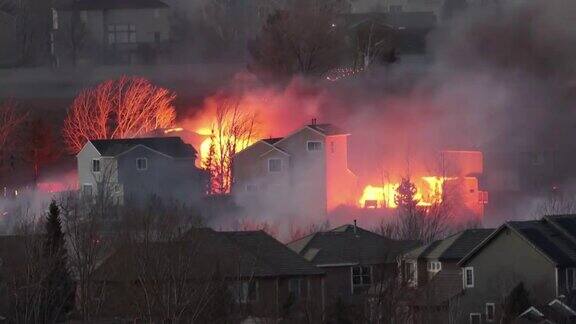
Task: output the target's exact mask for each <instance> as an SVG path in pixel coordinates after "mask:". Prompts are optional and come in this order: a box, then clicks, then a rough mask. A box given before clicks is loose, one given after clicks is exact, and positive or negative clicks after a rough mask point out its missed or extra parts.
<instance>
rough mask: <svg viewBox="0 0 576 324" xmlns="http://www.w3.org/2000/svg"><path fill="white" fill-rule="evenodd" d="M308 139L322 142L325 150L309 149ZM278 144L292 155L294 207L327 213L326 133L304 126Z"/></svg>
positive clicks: (305, 213) (305, 211)
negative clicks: (324, 134)
mask: <svg viewBox="0 0 576 324" xmlns="http://www.w3.org/2000/svg"><path fill="white" fill-rule="evenodd" d="M308 141H319V142H321V143H322V150H321V151H312V152H310V151H308V148H307V143H308ZM276 146H278V147H279V148H280V149H282V150H284V151H286V152H288V153H289V154H290V156H291V160H290V162H291V163H290V181H291V187H292V196H291V197H292V199H293V206H294V208H295V209H296V210H298V211H299V212H298V213H299V214H301V215H303V216H308V217H314V218H316V219H318V217H324V216H325V215H326V208H327V200H326V189H327V188H326V156H325V154H324V150H325V149H326V141H325V136H323V135H321V134H319V133H317V132H315V131H312V130H310V129H309V128H303V129H302V130H300V131H298V132H296V133H295V134H292V135H291V136H290V137H287V138H285V139H284V140H283V141H281V142H278V143H276Z"/></svg>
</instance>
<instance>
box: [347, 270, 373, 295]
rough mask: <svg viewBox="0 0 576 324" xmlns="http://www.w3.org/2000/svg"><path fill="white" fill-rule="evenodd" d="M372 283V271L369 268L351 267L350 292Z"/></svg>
mask: <svg viewBox="0 0 576 324" xmlns="http://www.w3.org/2000/svg"><path fill="white" fill-rule="evenodd" d="M371 283H372V269H371V268H370V267H369V266H356V267H352V292H353V293H354V292H355V291H357V289H358V288H362V287H366V286H369V285H370V284H371Z"/></svg>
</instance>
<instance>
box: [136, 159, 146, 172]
mask: <svg viewBox="0 0 576 324" xmlns="http://www.w3.org/2000/svg"><path fill="white" fill-rule="evenodd" d="M136 169H137V170H138V171H144V170H148V159H147V158H137V159H136Z"/></svg>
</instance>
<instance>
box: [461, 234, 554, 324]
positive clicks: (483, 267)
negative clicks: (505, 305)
mask: <svg viewBox="0 0 576 324" xmlns="http://www.w3.org/2000/svg"><path fill="white" fill-rule="evenodd" d="M465 266H467V267H468V266H469V267H473V268H474V288H466V289H465V293H464V296H463V299H462V313H463V314H462V315H464V316H466V318H468V317H467V316H469V314H470V313H481V314H482V316H483V317H484V314H485V305H486V303H495V304H496V317H497V319H498V317H499V307H498V304H499V303H501V302H502V300H503V298H504V297H505V296H506V295H507V294H508V292H509V291H510V290H511V289H513V288H514V287H515V286H516V285H517V284H518V283H520V282H523V283H524V286H525V287H526V289H528V290H529V291H530V293H531V295H532V297H533V298H535V299H536V301H537V302H538V303H548V302H550V300H552V299H553V298H554V297H556V287H555V283H556V268H555V266H554V264H552V263H551V262H550V261H548V260H547V259H546V258H545V257H544V256H543V255H542V254H540V253H539V252H538V251H537V250H535V249H534V248H533V247H532V246H531V245H530V244H529V243H528V242H527V241H525V240H524V239H523V238H522V237H520V236H519V235H518V234H516V233H515V232H513V231H511V230H508V229H504V230H503V231H502V232H500V233H499V234H498V235H497V236H496V237H495V238H494V239H493V241H492V242H490V243H489V244H488V245H487V246H485V247H484V248H483V249H482V250H481V251H480V252H479V253H478V254H477V255H476V256H475V257H474V258H472V259H471V260H470V261H469V262H468V264H466V265H465ZM496 322H497V321H496Z"/></svg>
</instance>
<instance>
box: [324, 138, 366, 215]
mask: <svg viewBox="0 0 576 324" xmlns="http://www.w3.org/2000/svg"><path fill="white" fill-rule="evenodd" d="M324 151H325V154H326V197H327V198H326V199H327V202H326V208H327V209H328V211H330V210H333V209H334V208H336V207H338V206H340V205H345V204H350V205H354V204H356V202H355V201H354V200H355V199H356V197H357V196H358V195H357V191H358V188H356V176H355V175H354V174H353V173H352V172H351V171H350V170H349V169H348V136H346V135H341V136H328V137H326V148H325V150H324Z"/></svg>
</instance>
